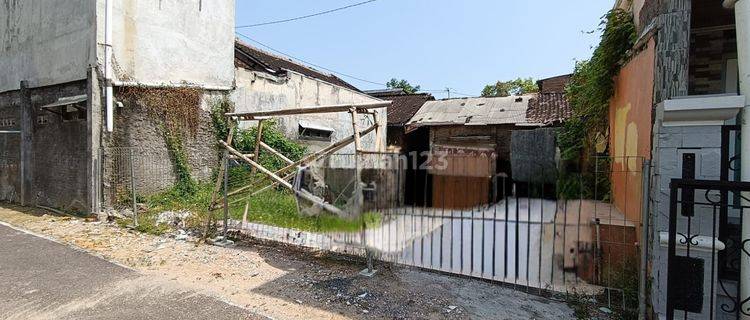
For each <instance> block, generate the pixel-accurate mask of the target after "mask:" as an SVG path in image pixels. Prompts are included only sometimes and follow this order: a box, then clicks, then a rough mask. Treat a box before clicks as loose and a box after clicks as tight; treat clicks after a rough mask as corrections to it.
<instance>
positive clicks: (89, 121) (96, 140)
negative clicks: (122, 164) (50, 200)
mask: <svg viewBox="0 0 750 320" xmlns="http://www.w3.org/2000/svg"><path fill="white" fill-rule="evenodd" d="M87 87H88V89H87V90H88V92H87V95H88V100H87V103H86V131H87V132H88V134H87V139H86V140H87V141H86V145H87V148H86V150H88V153H89V154H88V157H87V158H86V180H87V194H88V201H87V202H88V207H89V211H90V212H89V213H91V214H98V213H99V212H100V211H101V203H102V201H101V198H102V197H101V185H102V183H101V182H102V172H101V168H102V159H101V136H102V134H101V133H102V103H101V102H102V100H101V97H102V94H101V86H100V83H99V74H98V73H97V69H96V67H91V68H89V72H88V86H87Z"/></svg>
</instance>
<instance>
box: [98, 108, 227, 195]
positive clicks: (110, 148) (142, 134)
mask: <svg viewBox="0 0 750 320" xmlns="http://www.w3.org/2000/svg"><path fill="white" fill-rule="evenodd" d="M214 98H216V97H214V95H213V94H211V93H207V94H205V95H204V98H203V100H204V102H203V104H202V107H201V110H200V117H199V119H200V121H199V126H198V128H197V130H196V133H195V135H188V136H187V137H186V138H185V139H184V141H183V144H184V145H183V147H184V149H185V154H186V155H187V158H188V163H189V165H190V169H191V174H192V177H193V178H194V179H197V180H199V181H207V180H210V179H211V178H212V175H213V171H214V170H215V169H216V168H217V167H218V164H219V157H218V155H219V153H218V149H217V139H216V135H215V134H214V130H213V125H212V124H211V116H210V112H209V111H207V110H209V109H210V103H211V101H213V99H214ZM103 140H104V142H103V144H102V149H103V150H102V154H103V161H104V163H103V177H102V179H103V181H104V202H105V203H106V204H108V205H112V204H113V203H115V202H116V201H117V199H118V198H120V197H123V196H127V195H128V193H129V192H130V166H131V158H130V152H131V151H132V152H133V162H132V163H133V165H134V166H135V168H134V169H135V170H134V171H135V172H134V177H135V187H136V193H137V194H139V195H149V194H153V193H156V192H159V191H163V190H166V189H168V188H170V187H171V186H173V185H174V183H175V181H176V176H175V172H174V165H173V163H174V162H173V160H172V158H171V155H170V153H169V150H168V147H167V144H166V140H165V138H164V134H163V132H162V130H161V128H160V125H159V122H158V121H155V120H154V119H152V118H151V117H150V116H149V115H148V114H147V112H146V111H145V109H144V108H143V107H141V106H139V105H136V104H134V103H133V102H130V101H126V102H124V106H123V108H117V109H116V114H115V130H114V132H113V133H112V134H105V136H104V139H103Z"/></svg>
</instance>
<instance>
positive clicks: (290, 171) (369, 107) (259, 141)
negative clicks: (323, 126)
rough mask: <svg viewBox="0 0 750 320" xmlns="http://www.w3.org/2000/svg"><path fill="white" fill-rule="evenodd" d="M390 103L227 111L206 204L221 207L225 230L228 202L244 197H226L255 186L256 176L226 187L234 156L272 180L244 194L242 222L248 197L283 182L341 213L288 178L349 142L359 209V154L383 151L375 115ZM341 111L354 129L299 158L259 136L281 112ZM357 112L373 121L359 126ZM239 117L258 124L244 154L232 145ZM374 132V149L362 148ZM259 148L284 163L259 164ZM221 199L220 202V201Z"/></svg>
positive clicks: (381, 128)
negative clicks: (217, 164)
mask: <svg viewBox="0 0 750 320" xmlns="http://www.w3.org/2000/svg"><path fill="white" fill-rule="evenodd" d="M390 105H391V102H390V101H382V102H370V103H360V104H338V105H328V106H314V107H304V108H290V109H282V110H276V111H259V112H235V113H227V114H225V116H226V117H227V120H229V123H231V125H230V128H229V133H228V134H227V139H226V141H219V146H220V147H222V148H223V149H224V156H223V159H222V163H223V164H224V165H222V166H221V167H220V169H219V174H218V176H217V178H216V184H215V186H214V190H213V192H212V195H211V203H210V205H209V210H210V211H215V210H218V209H219V208H222V207H223V209H224V216H225V224H224V225H225V231H226V225H227V223H226V219H227V216H228V210H229V205H231V204H235V203H237V202H241V201H243V199H238V200H234V201H233V202H231V203H230V202H229V199H228V198H229V197H230V196H233V195H237V194H241V193H244V192H248V191H249V190H252V189H254V187H256V186H257V182H258V181H257V180H254V181H251V182H250V183H248V184H247V185H245V186H242V187H240V188H238V189H236V190H232V191H230V190H227V188H228V181H227V180H228V175H227V172H226V168H227V163H228V161H229V159H235V160H240V161H242V162H244V163H247V164H249V165H250V166H251V168H252V170H253V172H260V173H262V174H263V175H265V176H266V177H268V178H270V180H271V182H270V183H269V184H267V185H265V186H263V187H261V188H260V189H258V190H256V191H254V192H253V193H251V194H250V195H249V196H247V198H246V199H244V200H245V212H244V214H243V219H242V222H243V224H244V223H246V222H247V214H248V209H249V206H250V198H251V197H253V196H256V195H258V194H260V193H261V192H264V191H266V190H268V189H271V188H273V187H276V186H282V187H284V188H286V189H289V190H290V191H292V192H294V193H295V194H296V195H297V196H298V197H300V198H303V199H305V200H308V201H310V202H312V203H313V204H315V205H317V206H320V207H322V208H324V209H325V210H328V211H330V212H333V213H337V214H343V212H341V210H340V209H338V208H336V207H335V206H333V205H331V204H328V203H325V201H323V200H322V199H319V198H317V197H315V196H314V195H312V194H310V193H309V192H306V191H304V190H302V191H300V190H295V188H294V187H293V186H292V184H291V183H290V182H289V180H290V179H292V178H294V177H295V175H296V173H297V168H298V167H300V166H305V165H307V164H309V163H312V162H315V161H317V160H319V159H322V158H326V157H328V156H330V155H332V154H334V153H336V152H337V151H339V150H341V149H343V148H345V147H346V146H348V145H351V144H354V147H355V161H354V166H355V172H356V174H355V179H356V180H355V182H356V183H355V191H354V192H355V197H356V198H355V211H359V210H360V209H361V208H362V206H363V202H364V198H363V194H362V191H363V188H364V185H363V183H362V167H361V163H360V159H359V158H360V155H362V154H372V153H383V152H384V149H385V144H383V143H382V142H381V140H382V139H383V135H384V134H385V126H384V125H383V124H382V123H381V121H380V119H379V118H378V111H377V109H382V108H387V107H388V106H390ZM341 112H347V113H349V114H350V115H351V124H352V129H353V134H352V135H351V136H349V137H347V138H345V139H343V140H340V141H337V142H335V143H332V144H331V145H329V146H327V147H325V148H323V149H321V150H319V151H317V152H314V153H312V154H310V155H307V156H305V157H303V158H302V159H300V160H299V161H292V160H291V159H289V158H287V157H286V156H284V155H283V154H282V153H281V152H279V151H277V150H275V149H273V148H272V147H271V146H269V145H267V144H266V143H264V142H263V138H262V132H263V121H265V120H269V119H271V118H274V117H282V116H292V115H305V114H321V113H341ZM360 114H366V115H370V116H372V117H373V123H374V125H373V126H371V127H369V128H366V129H364V130H361V129H360V126H359V123H358V122H359V121H358V119H359V115H360ZM242 121H257V125H258V130H257V131H258V134H257V138H256V141H255V150H254V153H252V154H243V153H242V152H240V151H238V150H236V149H234V148H233V147H232V140H233V139H234V131H235V127H236V125H237V123H239V122H242ZM373 131H374V132H375V141H376V142H375V150H364V148H363V147H362V143H361V138H362V137H364V136H366V135H368V134H370V133H372V132H373ZM261 150H265V151H267V152H269V153H270V154H272V155H273V156H275V157H277V158H279V159H281V160H282V161H283V162H284V163H286V164H287V165H286V166H285V167H283V168H281V169H279V170H276V171H275V172H274V171H271V170H269V169H268V168H265V167H263V166H262V165H261V164H260V161H259V155H260V152H261ZM222 182H223V183H224V184H223V185H224V187H223V188H222ZM222 189H223V195H222V199H220V198H219V197H220V194H221V193H222ZM220 203H221V205H220Z"/></svg>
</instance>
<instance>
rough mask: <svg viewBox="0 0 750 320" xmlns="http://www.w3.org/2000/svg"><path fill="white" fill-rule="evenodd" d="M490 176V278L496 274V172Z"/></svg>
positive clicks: (493, 278) (493, 277)
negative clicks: (491, 207) (491, 210)
mask: <svg viewBox="0 0 750 320" xmlns="http://www.w3.org/2000/svg"><path fill="white" fill-rule="evenodd" d="M493 174H494V175H493V176H492V206H493V207H494V209H495V210H493V213H492V280H495V275H496V271H495V270H496V269H497V264H496V260H495V259H496V255H497V174H496V173H493Z"/></svg>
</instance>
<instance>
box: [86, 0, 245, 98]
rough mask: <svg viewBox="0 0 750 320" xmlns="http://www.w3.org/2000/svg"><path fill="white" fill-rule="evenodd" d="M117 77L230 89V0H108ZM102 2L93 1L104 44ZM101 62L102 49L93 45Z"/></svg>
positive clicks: (232, 36) (118, 78)
mask: <svg viewBox="0 0 750 320" xmlns="http://www.w3.org/2000/svg"><path fill="white" fill-rule="evenodd" d="M113 1H114V5H113V6H114V10H113V23H112V24H113V26H112V28H113V29H112V30H113V43H112V48H113V52H114V63H113V65H114V71H115V72H114V73H115V76H116V77H117V80H120V81H126V82H127V81H136V82H138V83H143V84H149V85H156V84H183V83H188V84H196V85H201V86H203V87H204V88H206V87H216V88H219V87H227V88H229V87H231V86H232V84H233V80H234V19H235V14H234V11H235V1H234V0H212V1H206V0H159V1H152V0H113ZM104 2H105V1H97V12H98V13H99V15H98V21H97V22H98V25H99V28H98V29H97V30H98V34H97V38H98V39H99V40H98V41H99V43H104V12H105V10H104V9H105V7H104ZM98 56H99V63H100V64H103V58H104V54H103V50H102V49H101V48H100V49H99V53H98Z"/></svg>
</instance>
